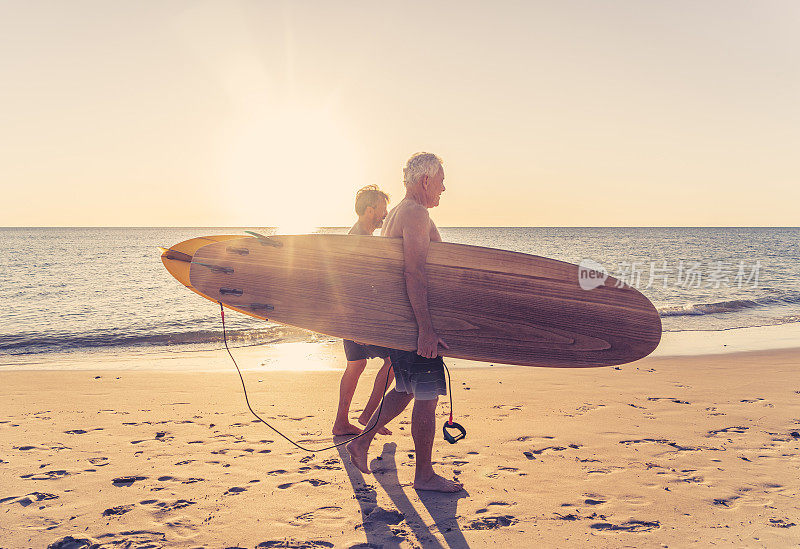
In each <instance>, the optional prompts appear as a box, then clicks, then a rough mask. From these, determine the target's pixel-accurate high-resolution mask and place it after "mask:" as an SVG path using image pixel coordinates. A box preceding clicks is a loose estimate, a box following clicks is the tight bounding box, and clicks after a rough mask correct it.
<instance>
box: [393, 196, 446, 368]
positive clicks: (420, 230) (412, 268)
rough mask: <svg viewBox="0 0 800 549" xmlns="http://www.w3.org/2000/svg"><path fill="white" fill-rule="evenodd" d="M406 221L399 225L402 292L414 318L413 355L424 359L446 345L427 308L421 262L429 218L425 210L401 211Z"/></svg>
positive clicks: (428, 240)
mask: <svg viewBox="0 0 800 549" xmlns="http://www.w3.org/2000/svg"><path fill="white" fill-rule="evenodd" d="M405 213H406V215H407V218H406V219H405V220H404V223H403V258H404V267H403V275H404V277H405V281H406V292H407V293H408V300H409V301H410V302H411V308H412V309H413V310H414V316H415V317H416V320H417V327H418V330H419V331H418V335H417V353H418V354H419V355H421V356H424V357H427V358H433V357H435V356H438V354H439V351H438V345H439V344H441V345H442V347H444V348H445V349H446V348H447V344H446V343H445V342H444V341H443V340H442V339H440V338H439V337H438V336H437V335H436V332H435V331H434V329H433V321H432V320H431V313H430V310H429V309H428V279H427V276H426V274H425V263H426V262H427V260H428V248H430V244H431V237H430V217H429V216H428V212H427V210H425V209H422V208H420V209H411V210H408V211H407V212H405Z"/></svg>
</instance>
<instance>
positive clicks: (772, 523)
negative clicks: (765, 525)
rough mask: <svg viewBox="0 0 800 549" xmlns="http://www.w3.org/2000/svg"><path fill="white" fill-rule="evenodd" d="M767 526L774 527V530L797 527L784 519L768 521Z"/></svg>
mask: <svg viewBox="0 0 800 549" xmlns="http://www.w3.org/2000/svg"><path fill="white" fill-rule="evenodd" d="M769 525H770V526H774V527H775V528H791V527H792V526H797V524H795V523H794V522H790V521H789V519H786V518H782V519H769Z"/></svg>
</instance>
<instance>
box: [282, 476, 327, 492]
mask: <svg viewBox="0 0 800 549" xmlns="http://www.w3.org/2000/svg"><path fill="white" fill-rule="evenodd" d="M303 482H307V483H309V484H310V485H311V486H314V487H317V486H323V485H325V484H330V483H329V482H326V481H324V480H320V479H317V478H309V479H305V480H301V481H299V482H287V483H286V484H279V485H278V488H280V489H281V490H285V489H286V488H291V487H292V486H295V485H297V484H302V483H303Z"/></svg>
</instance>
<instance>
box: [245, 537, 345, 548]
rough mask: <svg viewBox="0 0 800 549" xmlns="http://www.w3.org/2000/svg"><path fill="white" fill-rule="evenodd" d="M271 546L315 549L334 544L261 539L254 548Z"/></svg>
mask: <svg viewBox="0 0 800 549" xmlns="http://www.w3.org/2000/svg"><path fill="white" fill-rule="evenodd" d="M273 547H296V548H297V549H317V548H318V547H334V545H333V544H332V543H331V542H329V541H310V540H302V541H300V540H295V539H289V540H286V539H281V540H270V541H262V542H261V543H259V544H258V545H256V549H271V548H273ZM231 549H233V548H231Z"/></svg>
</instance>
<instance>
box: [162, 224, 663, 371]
mask: <svg viewBox="0 0 800 549" xmlns="http://www.w3.org/2000/svg"><path fill="white" fill-rule="evenodd" d="M161 257H162V261H163V262H164V265H165V266H166V267H167V269H168V270H169V272H170V273H171V274H172V275H173V276H174V277H175V278H177V279H178V280H179V281H180V282H181V283H183V284H184V285H185V286H187V287H188V288H190V289H192V290H193V291H195V292H197V293H199V294H200V295H202V296H203V297H206V298H207V299H210V300H211V301H215V302H220V303H222V304H223V305H225V306H226V307H229V308H231V309H235V310H237V311H240V312H242V313H245V314H248V315H250V316H254V317H257V318H263V319H270V320H273V321H277V322H281V323H284V324H289V325H292V326H297V327H300V328H305V329H308V330H312V331H315V332H319V333H322V334H327V335H330V336H334V337H341V338H345V339H352V340H355V341H359V342H362V343H368V344H373V345H380V346H384V347H391V348H395V349H404V350H416V345H417V324H416V320H415V317H414V313H413V311H412V309H411V305H410V303H409V301H408V296H407V295H406V290H405V282H404V277H403V248H402V240H400V239H394V238H382V237H374V236H356V235H318V234H316V235H297V236H272V237H262V238H258V237H236V236H230V235H226V236H211V237H202V238H195V239H192V240H187V241H185V242H181V243H179V244H176V245H175V246H172V247H171V248H169V249H165V250H164V253H163V254H162V256H161ZM426 274H427V279H428V304H429V308H430V312H431V317H432V319H433V324H434V328H435V330H436V332H437V334H438V335H439V336H440V337H441V338H442V339H444V340H445V341H446V342H447V344H448V345H449V346H450V349H449V350H446V349H440V350H441V352H442V353H443V355H444V356H450V357H455V358H464V359H469V360H478V361H483V362H491V363H502V364H517V365H523V366H545V367H562V368H576V367H592V366H610V365H616V364H624V363H627V362H632V361H634V360H637V359H640V358H642V357H645V356H647V355H648V354H650V353H651V352H652V351H653V350H654V349H655V348H656V347H657V346H658V343H659V341H660V339H661V319H660V318H659V315H658V312H657V311H656V309H655V307H654V306H653V304H652V303H650V301H649V300H648V299H647V298H646V297H645V296H644V295H642V294H641V293H640V292H639V291H637V290H636V289H634V288H632V287H631V286H628V285H626V284H620V285H619V286H618V284H617V282H618V281H617V279H615V278H613V277H610V276H609V277H607V278H605V280H604V281H601V282H600V283H599V285H598V286H597V287H596V288H593V289H588V290H587V289H583V288H582V287H581V285H580V283H579V267H578V266H577V265H573V264H571V263H565V262H563V261H557V260H554V259H548V258H544V257H538V256H533V255H528V254H522V253H517V252H510V251H505V250H496V249H492V248H482V247H477V246H468V245H463V244H453V243H445V242H432V243H431V246H430V250H429V253H428V261H427V264H426Z"/></svg>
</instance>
